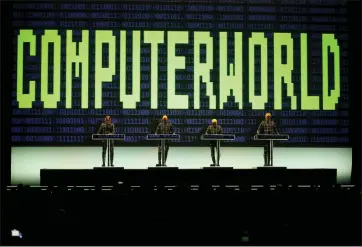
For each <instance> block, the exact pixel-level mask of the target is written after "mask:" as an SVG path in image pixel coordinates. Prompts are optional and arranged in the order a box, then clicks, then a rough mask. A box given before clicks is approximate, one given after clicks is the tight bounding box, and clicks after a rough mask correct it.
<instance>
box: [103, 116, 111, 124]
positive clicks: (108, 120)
mask: <svg viewBox="0 0 362 247" xmlns="http://www.w3.org/2000/svg"><path fill="white" fill-rule="evenodd" d="M104 121H105V122H106V123H107V124H109V123H111V116H106V117H105V118H104Z"/></svg>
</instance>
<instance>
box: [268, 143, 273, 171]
mask: <svg viewBox="0 0 362 247" xmlns="http://www.w3.org/2000/svg"><path fill="white" fill-rule="evenodd" d="M273 145H274V143H273V140H270V141H269V160H270V166H273V148H274V146H273Z"/></svg>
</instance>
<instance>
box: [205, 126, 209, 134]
mask: <svg viewBox="0 0 362 247" xmlns="http://www.w3.org/2000/svg"><path fill="white" fill-rule="evenodd" d="M205 133H206V134H210V126H208V127H207V129H206V132H205Z"/></svg>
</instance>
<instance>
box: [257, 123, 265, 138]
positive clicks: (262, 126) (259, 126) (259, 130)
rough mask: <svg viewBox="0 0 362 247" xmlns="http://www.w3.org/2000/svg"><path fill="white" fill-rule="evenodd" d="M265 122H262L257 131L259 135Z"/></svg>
mask: <svg viewBox="0 0 362 247" xmlns="http://www.w3.org/2000/svg"><path fill="white" fill-rule="evenodd" d="M263 123H264V122H261V123H260V124H259V127H258V130H257V131H256V133H257V134H258V135H259V134H260V130H261V128H262V127H263Z"/></svg>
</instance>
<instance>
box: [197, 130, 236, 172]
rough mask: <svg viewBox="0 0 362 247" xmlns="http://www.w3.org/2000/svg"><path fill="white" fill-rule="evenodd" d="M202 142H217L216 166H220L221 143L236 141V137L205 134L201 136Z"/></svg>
mask: <svg viewBox="0 0 362 247" xmlns="http://www.w3.org/2000/svg"><path fill="white" fill-rule="evenodd" d="M201 140H203V141H216V153H217V154H216V156H217V157H216V158H217V161H216V166H220V161H219V159H220V141H234V140H235V135H231V134H213V135H210V134H205V135H202V136H201Z"/></svg>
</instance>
